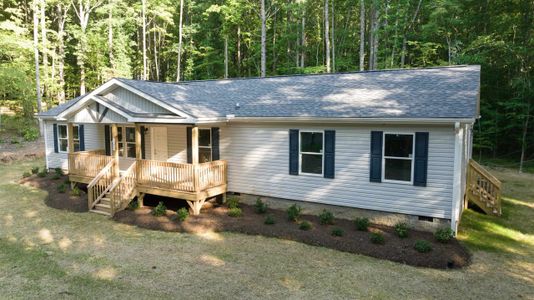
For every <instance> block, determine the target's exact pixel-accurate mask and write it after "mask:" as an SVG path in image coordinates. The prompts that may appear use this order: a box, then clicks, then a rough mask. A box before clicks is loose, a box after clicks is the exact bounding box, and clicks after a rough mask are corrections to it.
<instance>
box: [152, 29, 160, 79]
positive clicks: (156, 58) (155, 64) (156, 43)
mask: <svg viewBox="0 0 534 300" xmlns="http://www.w3.org/2000/svg"><path fill="white" fill-rule="evenodd" d="M155 22H156V21H155V20H154V25H153V28H154V32H153V36H154V42H153V48H154V71H155V72H154V73H156V81H159V61H158V40H157V38H156V34H157V33H158V31H157V30H156V23H155Z"/></svg>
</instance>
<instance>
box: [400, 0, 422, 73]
mask: <svg viewBox="0 0 534 300" xmlns="http://www.w3.org/2000/svg"><path fill="white" fill-rule="evenodd" d="M421 2H423V0H419V2H418V3H417V8H416V9H415V13H414V14H413V18H412V21H411V22H410V24H408V27H407V28H406V29H405V30H404V34H403V37H402V53H401V68H404V63H405V59H406V43H407V42H408V37H407V35H408V31H409V30H410V29H411V28H412V26H413V24H414V22H415V19H417V15H418V14H419V9H420V8H421Z"/></svg>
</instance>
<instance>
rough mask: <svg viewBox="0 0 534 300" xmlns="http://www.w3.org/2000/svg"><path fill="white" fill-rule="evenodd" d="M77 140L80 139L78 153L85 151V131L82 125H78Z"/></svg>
mask: <svg viewBox="0 0 534 300" xmlns="http://www.w3.org/2000/svg"><path fill="white" fill-rule="evenodd" d="M78 138H79V139H80V151H85V130H84V128H83V124H82V125H78Z"/></svg>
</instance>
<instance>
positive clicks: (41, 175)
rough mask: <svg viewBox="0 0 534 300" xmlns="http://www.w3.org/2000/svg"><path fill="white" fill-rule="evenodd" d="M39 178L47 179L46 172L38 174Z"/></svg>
mask: <svg viewBox="0 0 534 300" xmlns="http://www.w3.org/2000/svg"><path fill="white" fill-rule="evenodd" d="M37 176H39V177H41V178H43V177H46V172H45V171H44V170H43V171H41V172H39V173H37Z"/></svg>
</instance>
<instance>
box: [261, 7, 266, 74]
mask: <svg viewBox="0 0 534 300" xmlns="http://www.w3.org/2000/svg"><path fill="white" fill-rule="evenodd" d="M260 2H261V8H260V18H261V63H260V77H265V75H266V69H265V68H266V66H265V65H266V63H267V58H266V56H267V50H266V46H267V45H266V40H267V19H266V15H265V0H260Z"/></svg>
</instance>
